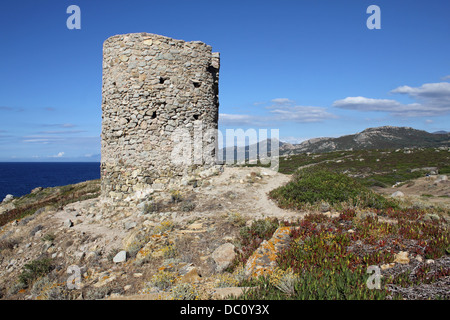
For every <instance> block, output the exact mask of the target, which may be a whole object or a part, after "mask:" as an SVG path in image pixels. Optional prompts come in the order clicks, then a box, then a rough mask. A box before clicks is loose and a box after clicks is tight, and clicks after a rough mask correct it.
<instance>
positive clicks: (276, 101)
mask: <svg viewBox="0 0 450 320" xmlns="http://www.w3.org/2000/svg"><path fill="white" fill-rule="evenodd" d="M270 101H271V102H272V103H274V104H276V105H279V106H289V105H292V104H294V103H295V101H294V100H291V99H288V98H276V99H272V100H270Z"/></svg>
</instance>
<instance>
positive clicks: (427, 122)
mask: <svg viewBox="0 0 450 320" xmlns="http://www.w3.org/2000/svg"><path fill="white" fill-rule="evenodd" d="M425 123H426V124H430V123H433V120H431V119H427V120H425Z"/></svg>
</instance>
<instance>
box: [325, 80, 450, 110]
mask: <svg viewBox="0 0 450 320" xmlns="http://www.w3.org/2000/svg"><path fill="white" fill-rule="evenodd" d="M391 93H394V94H406V95H408V96H409V97H410V98H412V99H414V100H416V101H417V102H415V103H410V104H403V103H400V102H398V101H396V100H392V99H372V98H366V97H347V98H345V99H341V100H336V101H335V102H334V103H333V106H334V107H336V108H341V109H348V110H358V111H381V112H388V113H390V114H391V115H394V116H400V117H424V116H437V115H442V114H446V113H448V112H450V83H448V82H439V83H426V84H423V85H422V86H420V87H410V86H401V87H398V88H396V89H394V90H392V91H391Z"/></svg>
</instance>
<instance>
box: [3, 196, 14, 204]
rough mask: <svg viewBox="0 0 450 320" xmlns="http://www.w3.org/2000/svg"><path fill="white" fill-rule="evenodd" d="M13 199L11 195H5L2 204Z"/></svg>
mask: <svg viewBox="0 0 450 320" xmlns="http://www.w3.org/2000/svg"><path fill="white" fill-rule="evenodd" d="M13 199H14V196H13V195H12V194H7V195H6V197H5V199H3V201H2V203H8V202H10V201H12V200H13Z"/></svg>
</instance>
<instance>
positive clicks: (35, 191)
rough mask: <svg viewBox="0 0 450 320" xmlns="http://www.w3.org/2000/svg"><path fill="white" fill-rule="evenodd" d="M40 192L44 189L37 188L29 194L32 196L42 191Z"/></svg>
mask: <svg viewBox="0 0 450 320" xmlns="http://www.w3.org/2000/svg"><path fill="white" fill-rule="evenodd" d="M42 190H44V188H42V187H37V188H34V189H33V190H31V193H32V194H33V193H38V192H39V191H42Z"/></svg>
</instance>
